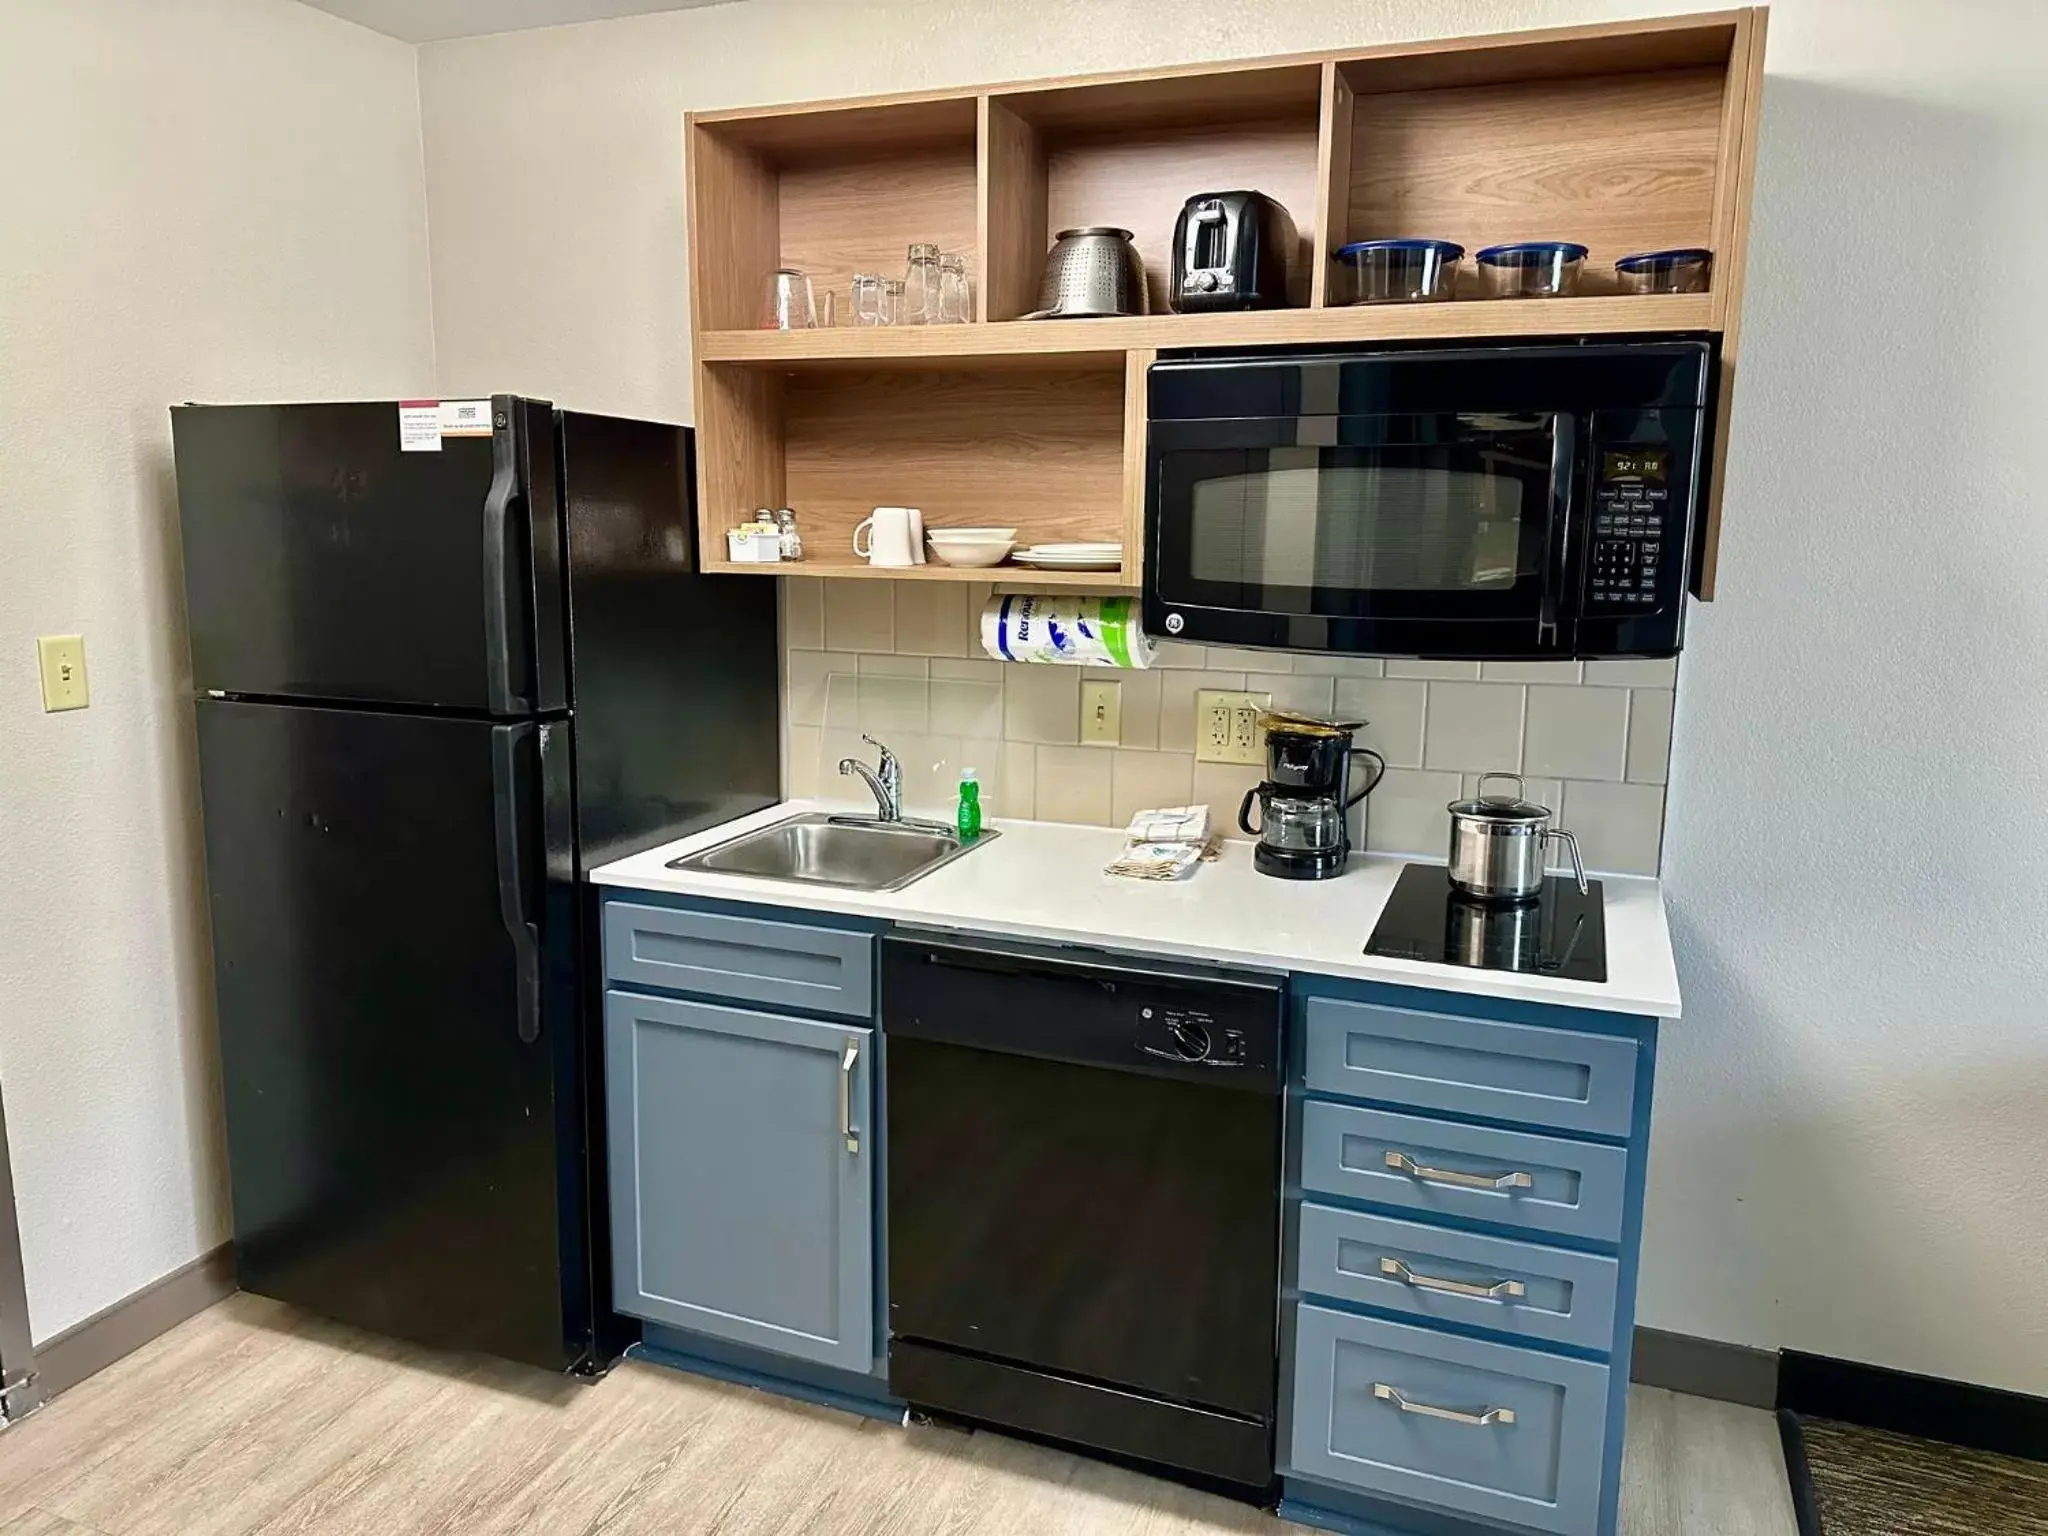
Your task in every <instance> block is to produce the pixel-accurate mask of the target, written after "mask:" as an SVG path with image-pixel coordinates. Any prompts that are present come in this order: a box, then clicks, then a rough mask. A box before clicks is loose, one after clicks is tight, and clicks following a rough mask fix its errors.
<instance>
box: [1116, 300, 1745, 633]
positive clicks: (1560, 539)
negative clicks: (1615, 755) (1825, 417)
mask: <svg viewBox="0 0 2048 1536" xmlns="http://www.w3.org/2000/svg"><path fill="white" fill-rule="evenodd" d="M1713 378H1714V350H1713V346H1712V343H1710V342H1708V341H1703V340H1693V339H1661V340H1655V341H1611V342H1608V341H1602V342H1579V343H1572V342H1554V341H1553V342H1539V343H1526V344H1499V345H1493V346H1478V347H1472V346H1467V347H1460V348H1457V349H1455V350H1449V349H1445V350H1423V349H1415V350H1405V351H1397V350H1388V351H1381V352H1322V353H1301V352H1288V353H1273V352H1266V353H1263V354H1258V355H1252V354H1236V355H1215V354H1206V355H1198V356H1189V357H1185V358H1176V359H1171V360H1162V361H1160V362H1157V363H1155V364H1154V365H1153V366H1152V368H1151V369H1150V371H1149V386H1148V391H1147V394H1148V402H1149V403H1148V407H1147V415H1148V427H1147V433H1146V449H1145V458H1146V464H1145V500H1146V507H1145V585H1144V626H1145V629H1146V631H1147V633H1149V634H1152V635H1155V636H1160V637H1164V638H1170V639H1176V640H1187V641H1193V642H1197V643H1209V644H1217V645H1229V646H1253V647H1275V648H1280V649H1285V650H1294V651H1333V652H1340V653H1349V654H1354V655H1366V656H1425V657H1445V658H1455V659H1460V660H1509V659H1519V658H1530V657H1539V658H1557V659H1570V658H1574V657H1600V656H1671V655H1675V654H1677V651H1678V648H1679V644H1680V641H1681V640H1682V638H1683V636H1684V632H1685V596H1686V589H1687V584H1688V581H1689V579H1690V572H1691V568H1692V565H1693V560H1694V550H1693V542H1694V535H1695V527H1696V524H1697V522H1698V521H1699V518H1700V513H1701V506H1702V497H1703V488H1704V484H1705V463H1706V454H1707V447H1708V438H1709V430H1710V429H1709V425H1708V423H1709V408H1710V404H1711V395H1712V389H1713Z"/></svg>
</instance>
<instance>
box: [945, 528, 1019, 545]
mask: <svg viewBox="0 0 2048 1536" xmlns="http://www.w3.org/2000/svg"><path fill="white" fill-rule="evenodd" d="M924 536H925V537H926V538H928V539H930V540H931V541H932V542H933V543H934V544H940V543H947V544H951V543H961V544H997V543H1002V544H1012V543H1015V542H1016V539H1017V530H1016V529H1014V528H927V529H925V531H924Z"/></svg>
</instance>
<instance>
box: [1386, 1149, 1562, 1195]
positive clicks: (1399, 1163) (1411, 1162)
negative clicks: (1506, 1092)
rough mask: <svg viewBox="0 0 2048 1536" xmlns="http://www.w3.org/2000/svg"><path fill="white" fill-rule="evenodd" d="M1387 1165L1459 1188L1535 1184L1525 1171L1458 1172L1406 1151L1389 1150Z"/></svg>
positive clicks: (1494, 1187) (1531, 1186)
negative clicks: (1420, 1160) (1427, 1162)
mask: <svg viewBox="0 0 2048 1536" xmlns="http://www.w3.org/2000/svg"><path fill="white" fill-rule="evenodd" d="M1387 1166H1388V1167H1389V1168H1398V1169H1400V1170H1401V1172H1403V1173H1405V1174H1407V1175H1408V1176H1409V1177H1410V1178H1413V1179H1420V1180H1422V1181H1423V1183H1425V1184H1455V1185H1457V1187H1458V1188H1460V1189H1532V1188H1534V1187H1535V1184H1536V1180H1535V1179H1534V1178H1532V1177H1531V1176H1530V1175H1528V1174H1526V1173H1460V1172H1458V1171H1457V1169H1455V1168H1429V1167H1425V1166H1424V1165H1423V1164H1421V1163H1418V1162H1416V1161H1415V1159H1414V1158H1412V1157H1410V1156H1409V1155H1408V1154H1407V1153H1406V1152H1389V1153H1388V1154H1387Z"/></svg>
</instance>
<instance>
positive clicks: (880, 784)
mask: <svg viewBox="0 0 2048 1536" xmlns="http://www.w3.org/2000/svg"><path fill="white" fill-rule="evenodd" d="M860 739H861V740H862V741H864V742H866V743H867V744H868V745H869V746H871V747H874V748H876V749H878V750H879V751H880V752H881V754H882V762H881V767H880V769H879V770H877V769H874V768H870V767H869V766H868V765H867V764H866V763H864V762H862V761H861V760H860V759H859V758H857V757H842V758H841V759H839V771H840V772H841V773H844V774H854V775H857V776H858V777H860V778H862V779H865V780H866V781H867V786H868V788H869V789H871V790H873V791H874V795H875V815H876V817H877V819H879V820H881V821H901V820H902V819H903V765H902V764H900V763H898V762H897V761H896V754H895V753H894V752H891V751H890V750H889V749H888V748H887V747H885V746H883V745H882V744H881V743H880V742H879V741H877V740H875V738H874V737H872V736H870V735H868V734H867V732H865V731H863V732H861V737H860Z"/></svg>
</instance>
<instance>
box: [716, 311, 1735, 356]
mask: <svg viewBox="0 0 2048 1536" xmlns="http://www.w3.org/2000/svg"><path fill="white" fill-rule="evenodd" d="M1713 315H1714V301H1713V296H1712V295H1711V294H1705V293H1673V294H1604V295H1600V296H1598V297H1581V298H1570V299H1472V300H1469V301H1468V300H1459V301H1457V302H1454V303H1447V304H1373V305H1356V306H1350V307H1344V308H1337V309H1276V310H1266V311H1254V312H1251V313H1247V314H1238V315H1146V316H1142V317H1139V318H1135V319H1127V320H1042V321H1033V320H1017V321H990V322H988V323H987V324H982V325H919V326H885V327H880V328H875V327H851V326H841V327H839V328H838V329H836V330H812V331H706V332H703V333H702V334H700V335H699V337H698V338H697V341H698V352H697V356H698V358H699V360H700V361H703V362H707V363H766V364H773V365H776V366H778V367H790V368H802V367H821V366H831V365H833V364H846V365H849V366H853V365H860V364H873V363H879V362H886V363H892V364H897V365H902V366H917V365H920V364H923V365H931V366H942V365H950V364H956V363H966V362H976V363H980V362H986V363H988V364H989V365H991V366H1002V365H1003V364H1004V362H1005V361H1006V360H1007V361H1008V362H1010V363H1012V364H1014V365H1015V366H1018V367H1024V368H1047V367H1057V366H1066V365H1069V364H1072V363H1076V362H1094V361H1105V362H1106V361H1111V360H1114V359H1118V358H1121V357H1122V356H1123V354H1124V353H1126V352H1128V351H1130V350H1131V349H1132V348H1134V347H1149V348H1153V349H1157V350H1164V349H1169V348H1173V347H1233V346H1248V347H1251V346H1277V345H1288V344H1314V343H1320V342H1346V341H1355V342H1379V341H1461V340H1471V339H1475V338H1492V337H1512V336H1587V335H1600V334H1630V333H1638V332H1651V331H1705V330H1708V329H1710V328H1711V325H1712V321H1713Z"/></svg>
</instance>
